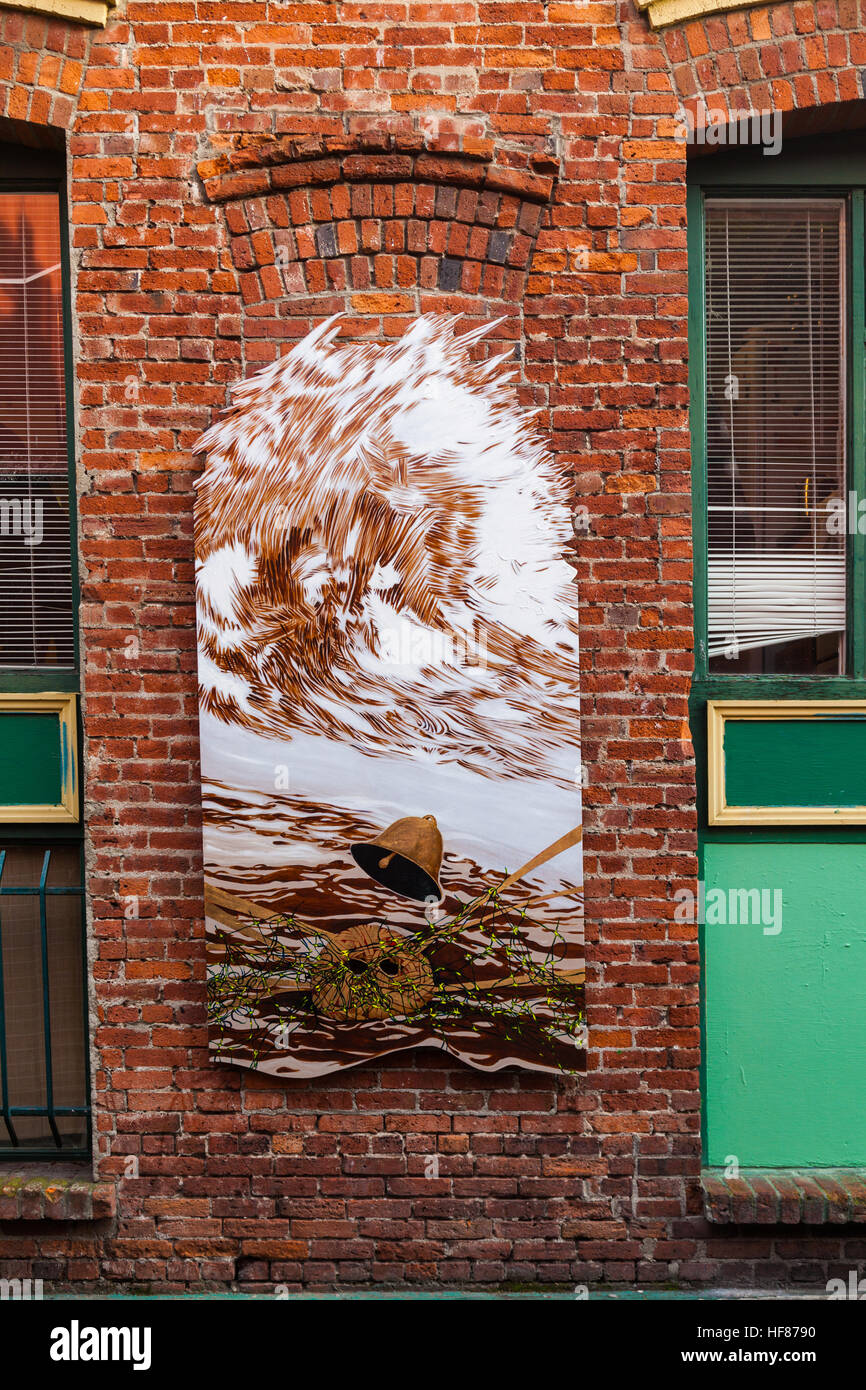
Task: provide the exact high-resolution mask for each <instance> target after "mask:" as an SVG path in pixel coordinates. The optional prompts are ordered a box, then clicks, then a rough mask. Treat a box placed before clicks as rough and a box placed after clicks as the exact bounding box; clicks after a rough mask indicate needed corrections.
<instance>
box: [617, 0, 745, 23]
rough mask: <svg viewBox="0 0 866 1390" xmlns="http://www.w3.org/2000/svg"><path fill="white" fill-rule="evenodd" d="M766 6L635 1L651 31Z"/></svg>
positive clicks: (739, 1)
mask: <svg viewBox="0 0 866 1390" xmlns="http://www.w3.org/2000/svg"><path fill="white" fill-rule="evenodd" d="M766 4H767V0H637V5H638V8H639V9H641V10H643V11H644V13H645V14H646V16H647V18H648V19H649V22H650V28H651V29H662V28H664V26H665V25H666V24H685V23H687V21H688V20H690V19H703V18H705V17H706V16H709V15H715V14H725V13H727V12H728V11H729V10H751V9H755V8H756V7H757V6H758V5H766Z"/></svg>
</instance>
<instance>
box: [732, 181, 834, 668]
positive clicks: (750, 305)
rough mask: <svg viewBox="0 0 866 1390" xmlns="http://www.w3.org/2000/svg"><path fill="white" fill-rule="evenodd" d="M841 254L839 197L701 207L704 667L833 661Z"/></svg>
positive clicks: (804, 664)
mask: <svg viewBox="0 0 866 1390" xmlns="http://www.w3.org/2000/svg"><path fill="white" fill-rule="evenodd" d="M844 247H845V224H844V204H843V202H842V201H841V200H839V199H816V200H813V201H807V200H803V199H792V198H788V199H778V198H776V199H769V198H767V199H748V200H747V199H712V200H708V202H707V215H706V316H707V319H706V322H707V420H706V429H707V485H708V505H709V517H708V531H709V547H708V566H709V573H708V610H709V655H710V658H711V659H712V658H713V657H716V658H719V657H725V656H727V657H730V656H734V657H736V656H738V655H740V654H742V653H744V652H745V653H747V652H753V653H754V652H757V651H758V650H759V649H761V648H765V649H767V648H777V649H778V648H779V647H780V646H781V645H782V644H786V643H799V644H801V645H800V646H799V647H797V648H791V649H789V651H790V652H792V653H793V656H792V657H791V658H790V659H791V660H792V661H794V662H797V661H799V662H801V663H802V669H808V668H809V663H810V660H811V661H814V659H815V658H814V649H815V648H814V642H813V641H810V640H808V639H817V638H823V639H824V647H825V649H826V647H827V644H828V641H829V645H830V649H831V652H832V650H833V643H834V641H835V646H836V650H837V651H841V642H840V639H841V635H842V633H843V631H844V628H845V621H846V615H845V588H846V584H845V573H846V571H845V536H844V529H845V528H844V525H843V524H840V516H841V515H843V513H842V512H841V511H840V509H841V508H842V507H843V506H844V499H845V362H844V352H845V312H844V304H845V295H844V264H845V254H844ZM828 635H829V636H828ZM833 635H835V637H834V636H833ZM808 650H811V651H812V656H811V657H810V656H809V655H807V651H808ZM774 659H777V658H774ZM717 669H721V668H718V667H717ZM791 669H794V668H793V667H792V668H791ZM796 669H800V668H796Z"/></svg>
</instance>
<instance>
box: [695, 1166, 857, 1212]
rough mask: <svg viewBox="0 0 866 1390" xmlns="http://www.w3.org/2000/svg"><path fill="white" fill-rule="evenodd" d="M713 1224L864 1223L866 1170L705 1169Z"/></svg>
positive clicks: (703, 1175) (703, 1183)
mask: <svg viewBox="0 0 866 1390" xmlns="http://www.w3.org/2000/svg"><path fill="white" fill-rule="evenodd" d="M701 1187H702V1188H703V1193H704V1215H705V1216H706V1218H707V1220H708V1221H712V1222H713V1223H714V1224H715V1225H723V1226H724V1225H735V1226H793V1225H802V1226H828V1225H844V1224H846V1223H851V1222H866V1168H741V1169H740V1175H739V1177H737V1178H728V1177H725V1174H724V1170H723V1169H721V1168H704V1169H703V1170H702V1172H701Z"/></svg>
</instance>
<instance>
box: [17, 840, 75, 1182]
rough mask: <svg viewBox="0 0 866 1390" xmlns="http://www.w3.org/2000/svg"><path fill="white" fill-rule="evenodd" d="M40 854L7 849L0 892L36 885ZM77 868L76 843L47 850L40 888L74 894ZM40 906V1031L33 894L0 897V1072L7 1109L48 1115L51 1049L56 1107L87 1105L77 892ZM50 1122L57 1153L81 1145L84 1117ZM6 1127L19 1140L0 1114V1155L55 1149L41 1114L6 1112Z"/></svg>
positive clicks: (49, 896) (35, 900) (25, 848)
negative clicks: (42, 908) (42, 914)
mask: <svg viewBox="0 0 866 1390" xmlns="http://www.w3.org/2000/svg"><path fill="white" fill-rule="evenodd" d="M45 849H46V847H45V846H44V845H40V846H38V847H36V846H12V847H11V848H8V849H7V850H6V860H5V864H4V866H3V872H2V874H0V888H2V889H8V888H13V887H18V888H38V885H39V882H40V879H41V876H42V869H43V863H44V859H45ZM80 863H81V861H80V850H79V847H78V846H77V845H59V846H53V847H51V850H50V860H49V869H48V876H47V879H46V887H48V888H60V887H63V888H74V889H78V888H79V887H80V883H81V878H80V872H81V870H80ZM45 908H46V944H47V955H48V989H47V999H48V1019H49V1028H48V1029H47V1030H46V1027H45V1000H46V992H45V989H44V977H43V969H42V959H43V958H42V932H41V924H40V913H39V896H38V893H34V894H29V893H28V894H26V895H23V894H22V895H19V894H7V893H0V963H2V989H3V993H2V1003H3V1018H4V1020H5V1026H4V1028H3V1030H2V1032H0V1068H2V1070H5V1080H6V1086H7V1090H8V1098H9V1104H10V1106H12V1107H13V1109H14V1108H17V1107H22V1108H24V1109H28V1108H31V1107H35V1108H36V1109H41V1110H48V1108H49V1104H48V1057H49V1050H50V1058H51V1080H52V1085H53V1103H54V1106H55V1108H61V1109H62V1108H63V1107H76V1108H79V1109H80V1108H84V1107H86V1106H87V1103H88V1098H87V1061H86V1055H85V1046H86V1042H85V1037H86V1035H85V1028H84V986H83V973H82V972H83V951H84V939H83V930H84V919H83V898H82V896H81V894H80V893H79V892H75V893H71V894H66V893H63V894H57V893H47V894H46V897H45ZM46 1035H48V1037H46ZM47 1041H50V1048H49V1047H48V1046H46V1042H47ZM0 1079H2V1076H0ZM55 1124H56V1127H57V1132H58V1134H59V1136H60V1139H61V1141H62V1148H61V1150H60V1152H61V1153H62V1152H63V1151H64V1150H67V1149H70V1148H72V1149H81V1148H84V1147H86V1146H87V1134H88V1126H87V1118H86V1116H85V1115H56V1117H55ZM12 1125H13V1127H14V1130H15V1135H16V1137H17V1139H18V1147H17V1149H16V1148H15V1147H13V1145H12V1141H11V1135H10V1134H9V1132H8V1127H7V1125H6V1124H5V1122H4V1120H3V1117H2V1113H0V1154H5V1155H6V1156H7V1157H13V1156H14V1155H15V1153H16V1152H21V1150H27V1149H50V1150H54V1149H56V1148H57V1144H56V1139H55V1137H54V1134H53V1133H52V1129H51V1125H50V1122H49V1119H48V1116H47V1114H46V1115H26V1114H24V1115H21V1114H15V1113H13V1114H12Z"/></svg>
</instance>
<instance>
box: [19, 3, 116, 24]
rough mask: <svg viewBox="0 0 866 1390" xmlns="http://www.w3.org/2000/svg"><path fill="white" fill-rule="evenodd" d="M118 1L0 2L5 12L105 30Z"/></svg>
mask: <svg viewBox="0 0 866 1390" xmlns="http://www.w3.org/2000/svg"><path fill="white" fill-rule="evenodd" d="M116 4H117V0H14V3H13V0H0V7H2V8H3V9H4V10H26V11H27V13H28V14H44V15H48V16H49V17H50V18H51V19H68V20H70V21H71V22H72V23H73V24H90V25H92V26H94V27H95V28H97V29H104V28H105V26H106V24H107V22H108V15H109V12H110V11H111V10H113V9H114V7H115V5H116Z"/></svg>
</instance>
